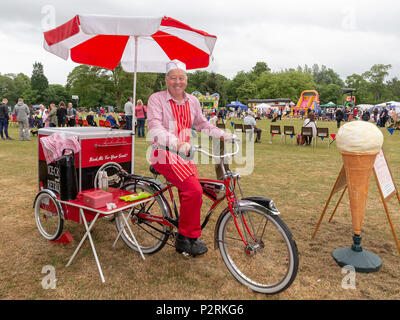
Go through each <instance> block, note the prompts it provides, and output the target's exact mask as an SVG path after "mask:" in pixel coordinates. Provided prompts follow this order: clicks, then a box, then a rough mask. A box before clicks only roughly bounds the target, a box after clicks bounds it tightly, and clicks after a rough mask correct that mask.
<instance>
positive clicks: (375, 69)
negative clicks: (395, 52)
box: [362, 64, 392, 103]
mask: <svg viewBox="0 0 400 320" xmlns="http://www.w3.org/2000/svg"><path fill="white" fill-rule="evenodd" d="M391 67H392V65H390V64H386V65H385V64H374V65H373V66H372V67H371V69H370V70H369V71H367V72H364V73H363V74H362V76H363V77H364V78H365V79H367V80H369V82H370V87H371V90H372V91H373V93H374V103H379V102H382V101H381V100H382V98H383V97H384V96H385V95H387V93H386V92H385V90H386V86H385V83H384V80H385V78H386V77H387V76H388V75H389V72H388V71H389V69H390V68H391Z"/></svg>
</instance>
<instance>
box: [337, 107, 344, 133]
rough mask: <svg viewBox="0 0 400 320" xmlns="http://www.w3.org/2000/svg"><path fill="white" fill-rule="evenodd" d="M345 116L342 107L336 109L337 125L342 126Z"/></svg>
mask: <svg viewBox="0 0 400 320" xmlns="http://www.w3.org/2000/svg"><path fill="white" fill-rule="evenodd" d="M343 118H344V113H343V111H342V109H341V108H338V109H337V110H336V122H337V127H338V128H340V122H342V121H343Z"/></svg>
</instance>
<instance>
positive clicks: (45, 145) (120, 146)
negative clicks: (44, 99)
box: [33, 127, 149, 282]
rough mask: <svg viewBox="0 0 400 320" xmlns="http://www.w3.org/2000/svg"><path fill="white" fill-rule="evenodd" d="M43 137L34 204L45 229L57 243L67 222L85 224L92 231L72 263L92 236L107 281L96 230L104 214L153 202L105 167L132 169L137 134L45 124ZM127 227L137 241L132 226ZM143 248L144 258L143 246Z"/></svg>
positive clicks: (87, 231)
mask: <svg viewBox="0 0 400 320" xmlns="http://www.w3.org/2000/svg"><path fill="white" fill-rule="evenodd" d="M39 141H40V142H39V147H38V148H39V152H38V171H39V193H38V194H37V195H36V198H35V200H34V205H33V207H34V211H35V220H36V223H37V226H38V229H39V232H40V234H41V235H42V236H43V237H44V238H46V239H47V240H49V241H57V239H59V238H60V237H61V236H62V233H63V227H64V221H65V220H71V221H74V222H77V223H81V224H84V226H85V229H86V233H85V235H84V236H83V238H82V240H81V241H80V243H79V245H78V246H77V248H76V250H75V252H74V254H73V255H72V257H71V259H70V260H69V262H68V263H67V266H69V265H70V264H71V262H72V260H73V259H74V257H75V256H76V254H77V253H78V251H79V249H80V247H81V246H82V244H83V242H84V241H85V240H86V238H89V241H90V245H91V247H92V250H93V254H94V257H95V260H96V264H97V267H98V270H99V273H100V277H101V280H102V281H103V282H105V280H104V276H103V272H102V270H101V266H100V262H99V259H98V256H97V253H96V249H95V246H94V242H93V239H92V237H91V234H90V230H91V229H92V228H93V226H94V224H95V223H96V221H97V220H98V219H99V218H105V219H107V218H110V217H111V218H113V217H114V214H116V213H119V212H122V211H126V210H129V209H130V208H132V207H134V206H137V205H139V204H141V203H144V202H146V201H149V199H148V198H146V196H145V195H143V194H141V195H138V194H137V193H136V194H135V193H133V192H132V191H127V190H122V189H120V188H118V186H119V185H118V182H117V181H114V180H113V177H112V172H107V170H109V169H107V170H106V169H104V168H105V167H107V168H109V166H107V164H108V163H110V162H111V161H112V163H116V164H118V165H119V166H120V167H121V168H124V169H125V170H126V171H130V170H131V165H132V162H131V155H132V132H131V131H127V130H112V129H110V128H90V127H71V128H43V129H40V130H39ZM127 196H129V198H126V197H127ZM88 223H90V224H88ZM126 227H127V228H128V230H129V231H130V233H131V237H132V239H134V240H133V241H136V238H135V236H134V234H133V232H132V230H130V227H129V225H126ZM119 236H120V235H118V237H117V238H116V240H115V242H114V246H115V244H116V241H117V240H118V238H119ZM137 247H138V248H139V250H138V251H139V253H140V254H141V256H142V258H143V259H144V256H143V253H142V252H141V250H140V246H139V245H138V246H137Z"/></svg>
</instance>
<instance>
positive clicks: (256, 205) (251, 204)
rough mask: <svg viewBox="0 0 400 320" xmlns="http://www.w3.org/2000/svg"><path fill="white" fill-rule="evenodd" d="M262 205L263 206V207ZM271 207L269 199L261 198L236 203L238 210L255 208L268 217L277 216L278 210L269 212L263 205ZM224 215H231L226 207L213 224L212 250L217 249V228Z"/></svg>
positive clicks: (246, 199)
mask: <svg viewBox="0 0 400 320" xmlns="http://www.w3.org/2000/svg"><path fill="white" fill-rule="evenodd" d="M253 198H255V199H256V200H257V201H258V202H260V203H258V202H256V201H254V200H253ZM263 204H264V205H263ZM271 204H272V205H273V207H275V205H274V204H273V201H272V200H271V199H268V198H263V197H248V198H245V199H242V200H239V201H238V203H237V207H238V208H239V210H240V208H245V207H251V208H256V209H259V210H261V211H264V212H265V213H266V214H269V215H278V214H279V213H280V212H279V211H278V210H276V208H275V210H274V211H273V210H271V209H270V208H268V207H266V206H265V205H271ZM225 214H231V213H230V212H229V208H228V207H226V208H225V209H224V210H223V211H222V212H221V214H220V215H219V217H218V220H217V223H216V224H215V229H214V249H215V250H216V249H218V229H219V226H220V224H221V221H222V218H223V217H224V216H225Z"/></svg>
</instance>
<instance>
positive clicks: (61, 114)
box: [57, 101, 67, 127]
mask: <svg viewBox="0 0 400 320" xmlns="http://www.w3.org/2000/svg"><path fill="white" fill-rule="evenodd" d="M66 119H67V109H66V108H65V103H64V101H60V103H59V104H58V109H57V124H58V126H59V127H65V122H66Z"/></svg>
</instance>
